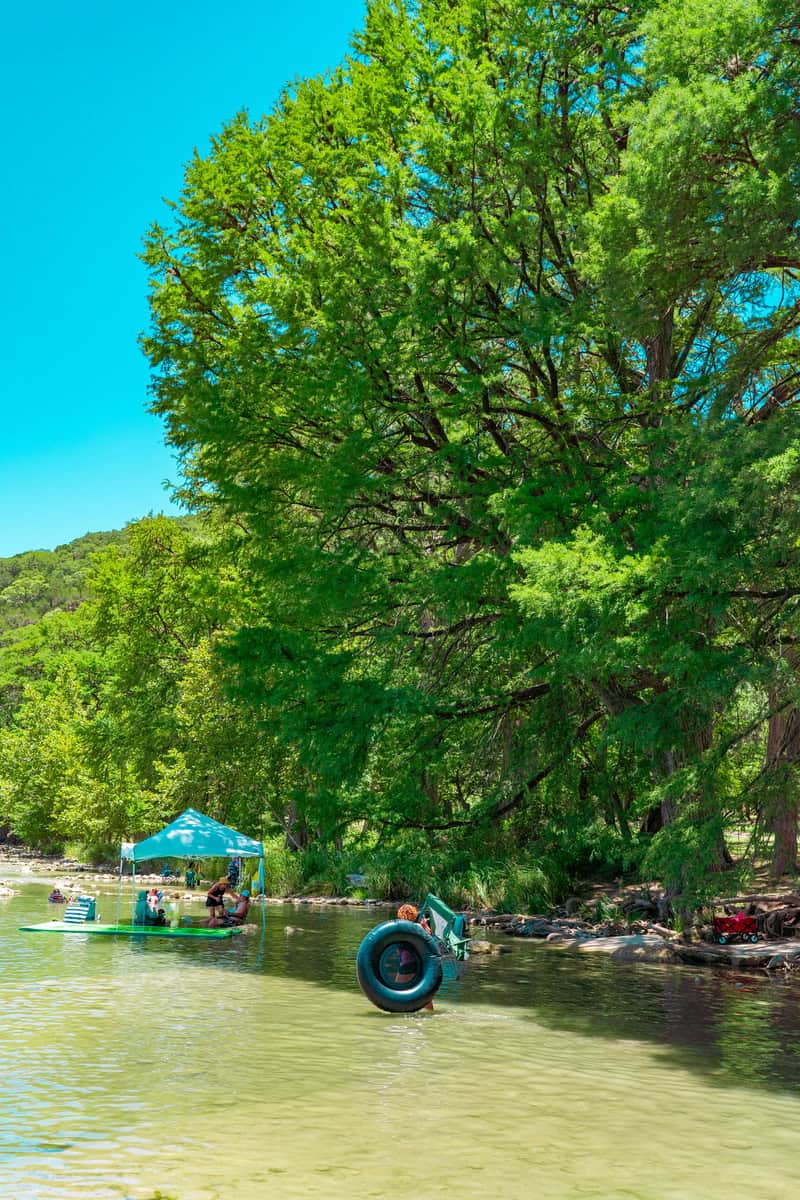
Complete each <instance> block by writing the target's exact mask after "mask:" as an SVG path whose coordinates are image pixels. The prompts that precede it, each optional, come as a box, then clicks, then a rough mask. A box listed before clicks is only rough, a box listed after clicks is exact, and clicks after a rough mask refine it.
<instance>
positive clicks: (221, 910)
mask: <svg viewBox="0 0 800 1200" xmlns="http://www.w3.org/2000/svg"><path fill="white" fill-rule="evenodd" d="M230 890H231V885H230V884H229V883H228V877H227V875H222V876H221V877H220V878H219V879H218V880H217V882H216V883H214V884H212V885H211V887H210V888H209V889H208V894H207V895H206V908H208V909H210V910H211V911H210V912H209V914H208V925H209V928H212V927H213V926H214V925H215V924H217V923H219V924H222V918H223V916H224V914H225V895H226V893H227V892H230Z"/></svg>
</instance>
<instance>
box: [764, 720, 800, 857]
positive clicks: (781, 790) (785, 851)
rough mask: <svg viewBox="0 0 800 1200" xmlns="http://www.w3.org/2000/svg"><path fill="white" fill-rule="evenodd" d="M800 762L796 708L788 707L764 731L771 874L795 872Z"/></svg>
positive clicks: (799, 721) (799, 735)
mask: <svg viewBox="0 0 800 1200" xmlns="http://www.w3.org/2000/svg"><path fill="white" fill-rule="evenodd" d="M798 762H800V709H797V708H795V706H794V705H791V706H789V707H787V708H784V709H782V710H781V712H778V713H775V714H774V716H772V717H770V720H769V727H768V729H767V760H766V770H767V772H768V773H769V774H770V775H771V776H772V785H773V787H774V790H775V795H774V798H773V800H772V803H771V805H770V827H771V829H772V832H773V834H774V835H775V841H774V845H773V848H772V867H771V870H772V874H773V875H775V876H780V875H786V874H788V873H789V872H790V871H795V870H797V820H798V803H797V794H796V779H795V769H796V767H797V764H798Z"/></svg>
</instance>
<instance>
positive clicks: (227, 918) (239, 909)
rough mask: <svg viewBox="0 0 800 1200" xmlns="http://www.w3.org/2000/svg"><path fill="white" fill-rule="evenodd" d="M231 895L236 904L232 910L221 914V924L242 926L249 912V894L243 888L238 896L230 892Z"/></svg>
mask: <svg viewBox="0 0 800 1200" xmlns="http://www.w3.org/2000/svg"><path fill="white" fill-rule="evenodd" d="M231 895H232V896H233V899H234V900H235V901H236V903H235V904H234V906H233V908H229V909H227V911H226V912H225V913H224V914H223V917H222V921H223V924H225V925H244V923H245V921H246V920H247V914H248V912H249V911H250V893H249V892H248V891H247V889H246V888H245V889H244V890H243V891H242V892H241V893H240V894H239V895H238V896H237V894H236V892H232V893H231Z"/></svg>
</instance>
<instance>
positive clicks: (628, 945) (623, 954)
mask: <svg viewBox="0 0 800 1200" xmlns="http://www.w3.org/2000/svg"><path fill="white" fill-rule="evenodd" d="M548 940H549V939H548ZM563 944H564V945H565V946H567V945H570V943H563ZM571 946H572V947H573V948H574V949H577V950H580V952H581V953H582V954H608V955H609V957H610V958H612V959H613V960H614V961H615V962H674V961H675V960H676V959H677V955H676V954H675V951H674V950H673V948H672V946H670V945H669V943H668V942H666V941H665V940H664V938H662V937H658V935H657V934H647V933H645V934H631V935H624V936H622V937H598V938H586V937H583V938H576V939H575V940H574V941H573V942H572V943H571Z"/></svg>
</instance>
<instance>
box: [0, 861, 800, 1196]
mask: <svg viewBox="0 0 800 1200" xmlns="http://www.w3.org/2000/svg"><path fill="white" fill-rule="evenodd" d="M20 886H21V895H19V896H16V897H14V898H11V899H3V900H0V1011H1V1012H2V1020H3V1036H2V1039H1V1040H0V1092H1V1093H2V1105H1V1106H0V1197H2V1198H3V1200H5V1198H6V1197H15V1198H18V1200H33V1198H35V1200H62V1198H66V1197H78V1196H80V1197H84V1198H85V1197H87V1196H92V1197H99V1198H104V1197H113V1198H115V1200H119V1198H125V1197H128V1198H131V1200H146V1198H147V1200H150V1198H153V1197H156V1196H159V1195H160V1196H162V1197H165V1198H166V1197H169V1198H175V1200H219V1198H221V1197H223V1196H224V1197H226V1200H251V1198H252V1200H255V1198H256V1197H258V1198H261V1197H270V1198H272V1200H295V1198H298V1200H299V1198H303V1200H339V1198H345V1197H347V1198H352V1200H362V1198H367V1197H381V1198H382V1200H412V1198H413V1200H428V1198H433V1197H437V1196H445V1195H447V1196H450V1195H452V1194H456V1195H458V1196H459V1197H461V1198H467V1200H470V1198H473V1197H474V1198H477V1197H484V1196H486V1195H487V1194H492V1193H493V1194H495V1195H497V1196H499V1197H502V1198H503V1200H517V1198H519V1200H529V1198H530V1197H537V1200H551V1198H552V1200H567V1198H573V1197H575V1198H577V1197H596V1198H598V1200H616V1198H617V1197H620V1198H622V1197H624V1198H636V1200H695V1198H697V1197H703V1200H723V1198H724V1200H738V1198H739V1197H741V1198H742V1200H745V1198H747V1200H761V1198H763V1200H774V1197H776V1196H781V1195H784V1194H787V1195H788V1194H789V1191H790V1188H793V1186H794V1183H795V1180H796V1176H797V1168H796V1153H797V1151H796V1128H797V1123H798V1120H800V1100H799V1099H798V1091H797V1087H798V1083H800V1007H799V1006H800V986H798V984H797V983H796V982H793V981H791V980H789V981H771V980H769V979H768V978H766V977H765V976H752V977H748V976H744V975H734V974H731V973H728V972H703V973H698V972H697V971H696V970H694V969H689V968H685V967H675V966H664V965H660V964H659V965H649V966H645V965H638V964H634V965H622V964H615V963H612V962H610V961H607V960H604V959H603V958H602V956H599V955H591V956H586V957H584V956H580V957H578V956H573V955H570V954H567V953H564V952H562V951H559V950H556V949H553V948H552V947H545V946H543V945H542V944H537V943H530V942H514V943H512V945H513V953H512V954H510V955H503V956H493V957H491V958H483V959H480V958H477V957H475V958H473V959H472V961H471V962H470V963H469V965H468V967H467V972H466V975H465V978H464V980H463V981H462V982H461V983H454V984H448V985H446V987H445V990H443V991H442V992H441V993H440V994H439V996H438V997H437V1000H436V1012H435V1014H434V1015H433V1016H430V1015H416V1016H409V1017H395V1016H391V1015H389V1014H385V1013H380V1012H378V1011H377V1010H376V1009H374V1008H372V1007H371V1005H369V1004H368V1003H367V1001H366V1000H365V999H364V998H363V997H362V996H361V993H360V992H359V990H358V987H357V985H356V983H355V978H354V958H355V952H356V949H357V947H358V944H359V941H360V940H361V937H362V936H363V934H364V932H365V931H366V930H367V929H368V928H369V927H370V925H371V924H373V923H375V921H376V920H377V919H381V916H382V915H383V914H380V915H379V914H376V913H374V912H373V913H369V912H365V911H363V910H352V909H336V908H328V909H321V910H314V911H311V910H309V909H308V908H295V907H273V906H270V907H268V909H267V924H266V931H265V933H264V935H263V937H262V936H261V934H260V933H259V934H256V935H255V936H252V937H245V936H242V937H239V938H234V939H232V940H231V941H229V942H209V943H200V944H198V943H194V942H176V941H169V940H167V939H164V940H161V939H148V940H147V941H144V940H141V941H139V940H136V939H134V940H128V939H125V940H123V939H115V938H101V937H94V938H93V937H89V936H86V935H69V936H60V935H56V934H32V933H21V932H19V931H18V929H17V927H18V926H19V925H21V924H24V923H27V922H32V921H40V920H46V919H47V918H48V917H49V916H52V915H59V916H60V912H56V913H55V914H54V913H53V912H48V905H47V903H46V895H47V892H48V890H49V885H44V884H41V883H31V882H24V883H21V884H20ZM99 907H100V910H101V913H102V915H103V917H104V918H105V919H109V918H112V919H113V916H114V902H113V900H112V899H111V898H110V897H109V898H108V899H104V900H103V902H102V903H101V904H100V906H99ZM193 911H194V912H195V913H198V912H199V908H198V907H195V908H194V910H193ZM257 919H258V914H257ZM286 926H291V927H294V929H295V930H297V931H295V932H287V930H286Z"/></svg>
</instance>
